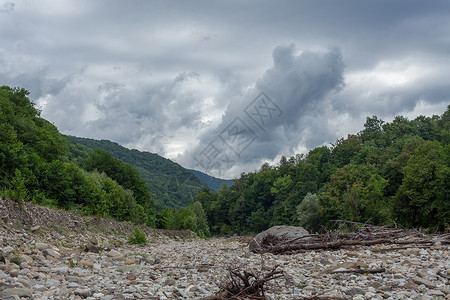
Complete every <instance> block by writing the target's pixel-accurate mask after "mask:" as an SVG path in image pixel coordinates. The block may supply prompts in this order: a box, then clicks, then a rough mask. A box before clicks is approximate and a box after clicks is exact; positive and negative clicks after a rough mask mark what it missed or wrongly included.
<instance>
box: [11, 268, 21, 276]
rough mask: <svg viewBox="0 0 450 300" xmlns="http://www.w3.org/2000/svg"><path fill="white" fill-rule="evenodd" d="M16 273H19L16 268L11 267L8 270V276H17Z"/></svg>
mask: <svg viewBox="0 0 450 300" xmlns="http://www.w3.org/2000/svg"><path fill="white" fill-rule="evenodd" d="M18 275H19V270H17V269H12V270H11V271H10V272H9V276H11V277H17V276H18Z"/></svg>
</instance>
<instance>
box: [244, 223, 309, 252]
mask: <svg viewBox="0 0 450 300" xmlns="http://www.w3.org/2000/svg"><path fill="white" fill-rule="evenodd" d="M308 234H309V232H308V231H307V230H306V229H304V228H303V227H296V226H273V227H271V228H269V229H267V230H266V231H263V232H260V233H258V234H257V235H256V236H255V237H254V238H253V239H252V240H251V241H250V244H249V246H248V247H249V249H250V251H253V252H255V251H257V249H258V248H260V247H261V244H262V242H263V240H264V238H266V237H267V236H274V237H275V239H279V240H283V241H292V240H294V239H300V238H301V237H304V236H305V235H308ZM306 239H307V238H305V240H306Z"/></svg>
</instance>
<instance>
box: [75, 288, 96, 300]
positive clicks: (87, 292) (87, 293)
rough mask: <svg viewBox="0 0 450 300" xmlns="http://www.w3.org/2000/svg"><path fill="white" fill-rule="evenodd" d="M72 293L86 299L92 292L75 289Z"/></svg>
mask: <svg viewBox="0 0 450 300" xmlns="http://www.w3.org/2000/svg"><path fill="white" fill-rule="evenodd" d="M73 293H74V294H75V295H77V296H81V297H83V298H87V297H89V296H91V295H92V291H91V290H90V289H81V288H78V289H75V291H73Z"/></svg>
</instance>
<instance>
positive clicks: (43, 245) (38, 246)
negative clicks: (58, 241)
mask: <svg viewBox="0 0 450 300" xmlns="http://www.w3.org/2000/svg"><path fill="white" fill-rule="evenodd" d="M35 246H36V249H39V250H45V249H48V248H50V246H49V245H48V244H46V243H36V245H35Z"/></svg>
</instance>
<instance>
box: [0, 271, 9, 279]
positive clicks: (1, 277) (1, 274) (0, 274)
mask: <svg viewBox="0 0 450 300" xmlns="http://www.w3.org/2000/svg"><path fill="white" fill-rule="evenodd" d="M6 277H8V275H6V274H5V272H3V271H2V270H0V280H2V279H5V278H6Z"/></svg>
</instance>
